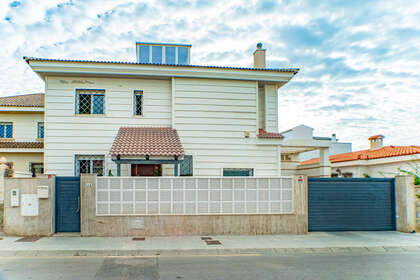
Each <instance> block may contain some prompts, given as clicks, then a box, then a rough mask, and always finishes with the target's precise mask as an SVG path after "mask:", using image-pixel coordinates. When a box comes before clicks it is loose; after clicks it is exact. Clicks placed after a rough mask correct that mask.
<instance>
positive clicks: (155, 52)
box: [152, 46, 162, 64]
mask: <svg viewBox="0 0 420 280" xmlns="http://www.w3.org/2000/svg"><path fill="white" fill-rule="evenodd" d="M152 63H157V64H161V63H162V46H152Z"/></svg>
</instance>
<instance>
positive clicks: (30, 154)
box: [0, 93, 44, 177]
mask: <svg viewBox="0 0 420 280" xmlns="http://www.w3.org/2000/svg"><path fill="white" fill-rule="evenodd" d="M43 148H44V94H42V93H37V94H26V95H17V96H8V97H0V157H4V158H5V159H6V162H7V165H8V166H9V167H10V168H9V169H8V173H7V175H8V176H14V177H21V176H24V177H27V176H33V175H36V174H42V173H43V168H44V167H43V162H44V149H43Z"/></svg>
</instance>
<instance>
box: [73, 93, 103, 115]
mask: <svg viewBox="0 0 420 280" xmlns="http://www.w3.org/2000/svg"><path fill="white" fill-rule="evenodd" d="M104 112H105V90H96V89H78V90H76V114H97V115H99V114H104Z"/></svg>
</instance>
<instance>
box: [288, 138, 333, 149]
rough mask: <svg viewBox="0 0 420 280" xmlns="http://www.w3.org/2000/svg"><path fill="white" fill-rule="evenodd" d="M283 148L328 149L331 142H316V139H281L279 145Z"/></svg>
mask: <svg viewBox="0 0 420 280" xmlns="http://www.w3.org/2000/svg"><path fill="white" fill-rule="evenodd" d="M281 145H282V146H284V147H313V148H328V147H330V146H331V140H317V139H287V138H286V139H283V143H282V144H281Z"/></svg>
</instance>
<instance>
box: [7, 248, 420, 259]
mask: <svg viewBox="0 0 420 280" xmlns="http://www.w3.org/2000/svg"><path fill="white" fill-rule="evenodd" d="M395 252H420V246H369V247H318V248H254V249H224V248H214V249H185V250H182V249H180V250H156V249H144V250H142V249H138V250H18V251H16V250H15V251H12V250H2V251H0V257H52V256H56V257H79V256H80V257H171V256H228V255H244V256H246V255H284V254H325V253H327V254H328V253H395Z"/></svg>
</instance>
